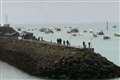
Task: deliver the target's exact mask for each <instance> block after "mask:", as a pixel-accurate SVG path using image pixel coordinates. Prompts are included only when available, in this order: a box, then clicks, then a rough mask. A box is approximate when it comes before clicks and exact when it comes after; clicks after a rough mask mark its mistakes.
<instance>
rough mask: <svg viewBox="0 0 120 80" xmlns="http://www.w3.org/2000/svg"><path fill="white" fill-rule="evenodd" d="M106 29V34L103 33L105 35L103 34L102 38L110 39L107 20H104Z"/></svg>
mask: <svg viewBox="0 0 120 80" xmlns="http://www.w3.org/2000/svg"><path fill="white" fill-rule="evenodd" d="M106 30H107V34H105V35H104V36H103V39H104V40H108V39H110V36H109V35H108V21H107V22H106Z"/></svg>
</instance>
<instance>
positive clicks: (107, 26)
mask: <svg viewBox="0 0 120 80" xmlns="http://www.w3.org/2000/svg"><path fill="white" fill-rule="evenodd" d="M106 30H107V32H108V21H107V22H106Z"/></svg>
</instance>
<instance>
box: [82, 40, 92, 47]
mask: <svg viewBox="0 0 120 80" xmlns="http://www.w3.org/2000/svg"><path fill="white" fill-rule="evenodd" d="M83 48H86V44H85V41H83ZM88 48H91V43H90V42H88Z"/></svg>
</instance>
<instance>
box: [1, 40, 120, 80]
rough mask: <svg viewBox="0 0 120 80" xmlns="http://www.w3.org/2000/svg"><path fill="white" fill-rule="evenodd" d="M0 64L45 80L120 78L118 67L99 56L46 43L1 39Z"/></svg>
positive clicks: (88, 51)
mask: <svg viewBox="0 0 120 80" xmlns="http://www.w3.org/2000/svg"><path fill="white" fill-rule="evenodd" d="M0 60H2V61H5V62H7V63H8V64H11V65H13V66H15V67H17V68H19V69H21V70H23V71H24V72H27V73H29V74H31V75H35V76H39V77H45V78H46V77H48V78H56V79H59V78H63V79H106V78H117V77H120V67H118V66H117V65H115V64H113V63H112V62H110V61H108V60H107V59H106V58H105V57H102V56H101V55H100V54H98V53H95V52H93V51H91V50H89V49H79V48H73V47H66V46H60V45H55V44H51V43H48V42H38V41H25V40H17V39H10V38H0Z"/></svg>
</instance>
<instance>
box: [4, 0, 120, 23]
mask: <svg viewBox="0 0 120 80" xmlns="http://www.w3.org/2000/svg"><path fill="white" fill-rule="evenodd" d="M2 7H3V11H2V12H3V16H4V18H5V15H6V14H7V15H8V22H9V23H14V24H19V23H22V24H25V23H26V24H28V23H32V24H34V23H35V24H36V23H80V22H104V21H106V20H109V21H111V22H116V21H118V19H119V7H120V5H119V3H118V0H109V1H108V0H106V1H103V0H102V1H99V0H92V1H91V2H88V1H87V0H84V1H80V0H74V1H73V0H69V1H68V0H61V1H60V0H50V1H48V0H45V1H43V0H41V1H40V0H34V1H32V0H29V1H28V0H26V1H25V0H21V1H20V0H4V2H3V6H2Z"/></svg>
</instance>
